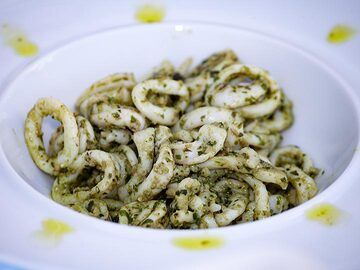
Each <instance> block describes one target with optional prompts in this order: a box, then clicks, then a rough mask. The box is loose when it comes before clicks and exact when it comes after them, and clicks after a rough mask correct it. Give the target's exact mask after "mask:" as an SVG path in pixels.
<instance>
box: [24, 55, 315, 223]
mask: <svg viewBox="0 0 360 270" xmlns="http://www.w3.org/2000/svg"><path fill="white" fill-rule="evenodd" d="M190 65H191V59H187V60H185V61H184V63H183V64H182V65H181V66H180V67H178V68H175V67H174V66H173V65H172V64H171V63H170V62H169V61H163V62H162V63H161V64H160V66H158V67H156V68H154V70H153V71H152V72H151V73H150V74H149V75H147V76H146V78H145V79H144V80H142V81H140V82H136V80H135V78H134V75H133V74H132V73H117V74H113V75H110V76H107V77H106V78H103V79H101V80H99V81H97V82H95V83H94V84H93V85H91V86H90V87H89V88H88V89H86V90H85V91H84V92H83V93H82V95H81V96H80V97H79V98H78V99H77V102H76V112H75V113H73V112H71V111H70V110H69V108H68V107H66V105H64V104H63V103H62V102H61V101H58V100H56V99H55V98H42V99H40V100H39V101H38V102H37V103H36V104H35V106H34V107H33V108H32V109H31V110H30V112H29V113H28V116H27V119H26V121H25V141H26V144H27V147H28V150H29V152H30V154H31V157H32V159H33V160H34V162H35V163H36V165H37V166H38V167H39V168H40V169H41V170H42V171H44V172H45V173H47V174H49V175H51V176H53V177H54V183H53V187H52V193H51V196H52V198H53V199H54V200H55V201H56V202H58V203H60V204H63V205H66V206H68V207H70V208H72V209H74V210H76V211H78V212H81V213H84V214H87V215H90V216H94V217H97V218H100V219H104V220H109V221H113V222H118V223H121V224H129V225H135V226H143V227H152V228H164V229H172V228H181V229H198V228H213V227H222V226H228V225H232V224H238V223H244V222H249V221H254V220H259V219H263V218H266V217H269V216H271V215H276V214H279V213H281V212H283V211H285V210H287V209H289V208H291V207H294V206H297V205H299V204H301V203H303V202H305V201H307V200H309V199H311V198H312V197H314V196H315V195H316V193H317V190H318V189H317V185H316V182H315V181H314V179H315V178H316V176H317V175H318V173H319V169H317V168H315V167H314V166H313V164H312V161H311V159H310V158H309V157H308V156H307V155H306V154H305V153H303V152H302V151H301V150H300V149H299V148H298V147H296V146H293V145H289V146H283V147H279V144H280V142H281V140H282V136H281V132H282V131H284V130H286V129H287V128H289V127H290V126H291V124H292V122H293V114H292V102H291V101H290V100H289V99H288V98H287V97H286V95H285V94H284V92H283V91H282V90H281V89H280V87H279V85H278V84H277V82H276V81H275V80H274V79H273V78H272V77H271V76H270V75H269V73H268V72H267V71H266V70H264V69H262V68H259V67H254V66H249V65H245V64H242V63H240V61H239V60H238V57H237V55H236V54H235V53H234V52H233V51H232V50H230V49H228V50H224V51H221V52H217V53H215V54H213V55H211V56H210V57H208V58H207V59H205V60H204V61H203V62H202V63H200V64H199V65H197V66H196V67H195V68H193V69H190ZM49 115H50V116H52V117H53V118H54V119H56V120H58V121H60V122H61V125H60V126H59V127H58V128H57V129H56V131H55V132H54V133H53V134H52V136H51V138H50V142H49V147H48V149H47V150H46V149H45V146H44V142H43V138H42V135H43V133H42V121H43V118H44V117H46V116H49Z"/></svg>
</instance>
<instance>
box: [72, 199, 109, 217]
mask: <svg viewBox="0 0 360 270" xmlns="http://www.w3.org/2000/svg"><path fill="white" fill-rule="evenodd" d="M71 208H72V209H74V210H75V211H77V212H79V213H82V214H86V215H88V216H92V217H97V218H100V219H103V220H110V218H111V217H110V213H109V210H108V207H107V204H106V202H104V201H103V200H99V199H89V200H86V201H83V202H78V203H76V204H74V205H73V206H71Z"/></svg>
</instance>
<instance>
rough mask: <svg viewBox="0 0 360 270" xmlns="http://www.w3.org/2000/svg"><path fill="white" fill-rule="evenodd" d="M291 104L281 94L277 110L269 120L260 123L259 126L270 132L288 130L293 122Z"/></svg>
mask: <svg viewBox="0 0 360 270" xmlns="http://www.w3.org/2000/svg"><path fill="white" fill-rule="evenodd" d="M292 107H293V106H292V102H291V101H290V100H289V99H288V98H287V97H286V96H285V94H284V93H282V98H281V103H280V106H279V108H278V109H277V110H276V111H275V112H274V114H273V115H271V116H270V117H269V118H267V119H264V120H262V121H261V126H262V127H264V128H266V129H267V130H269V131H270V132H281V131H284V130H286V129H288V128H289V127H290V126H291V125H292V123H293V122H294V115H293V110H292Z"/></svg>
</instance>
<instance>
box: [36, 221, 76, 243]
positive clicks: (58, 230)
mask: <svg viewBox="0 0 360 270" xmlns="http://www.w3.org/2000/svg"><path fill="white" fill-rule="evenodd" d="M73 231H74V229H73V228H72V227H70V226H69V225H68V224H66V223H64V222H62V221H60V220H56V219H45V220H44V221H43V222H42V230H40V231H37V232H36V233H35V236H36V238H37V239H39V240H44V241H46V242H49V243H52V244H58V243H59V242H60V240H61V239H62V237H63V236H64V235H66V234H69V233H72V232H73Z"/></svg>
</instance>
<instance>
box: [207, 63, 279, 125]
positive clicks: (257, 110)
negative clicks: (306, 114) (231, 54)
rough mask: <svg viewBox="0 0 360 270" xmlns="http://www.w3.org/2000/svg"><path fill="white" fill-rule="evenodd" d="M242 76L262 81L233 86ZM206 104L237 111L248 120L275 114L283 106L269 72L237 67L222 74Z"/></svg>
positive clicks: (230, 67)
mask: <svg viewBox="0 0 360 270" xmlns="http://www.w3.org/2000/svg"><path fill="white" fill-rule="evenodd" d="M242 75H245V76H249V77H250V78H256V80H257V81H259V82H256V83H254V84H253V85H251V86H248V85H243V84H239V85H237V86H232V85H231V81H232V80H233V79H235V78H236V77H241V76H242ZM247 88H250V89H247ZM264 95H265V97H264ZM262 98H263V99H262ZM261 99H262V100H261ZM205 101H206V104H208V105H210V106H216V107H224V108H229V109H238V110H239V112H240V113H241V115H242V116H244V117H245V118H258V117H263V116H267V115H270V114H272V113H273V112H274V111H275V110H276V109H277V108H278V107H279V106H280V102H281V91H280V88H279V86H278V84H277V82H276V81H275V80H274V79H273V78H272V77H271V76H270V75H269V74H268V72H267V71H265V70H263V69H261V68H258V67H251V66H247V65H243V64H234V65H231V66H229V67H227V68H225V69H224V70H222V71H221V72H220V73H219V79H218V80H217V81H216V82H215V83H214V84H213V85H212V86H211V87H210V88H209V90H208V91H207V93H206V96H205Z"/></svg>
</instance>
